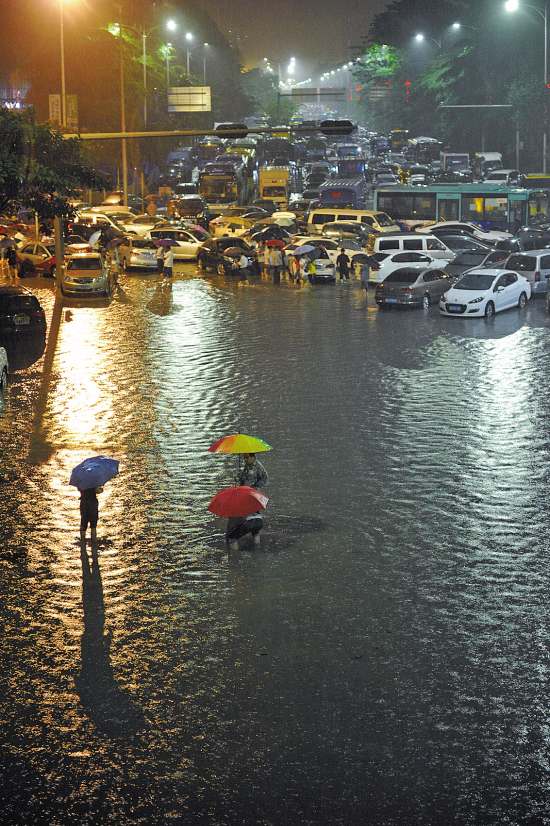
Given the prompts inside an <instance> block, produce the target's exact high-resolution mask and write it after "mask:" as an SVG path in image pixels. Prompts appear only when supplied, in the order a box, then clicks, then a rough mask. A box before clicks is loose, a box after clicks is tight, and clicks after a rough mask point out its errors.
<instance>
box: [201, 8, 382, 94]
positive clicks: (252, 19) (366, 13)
mask: <svg viewBox="0 0 550 826" xmlns="http://www.w3.org/2000/svg"><path fill="white" fill-rule="evenodd" d="M201 4H202V6H203V8H204V9H206V10H207V11H208V13H209V14H210V16H211V17H212V18H214V20H215V21H216V22H217V24H218V26H219V28H220V30H221V31H222V32H223V34H224V35H226V37H227V38H228V39H229V40H230V42H231V43H232V44H234V45H237V46H238V47H239V48H240V50H241V52H242V54H243V57H244V60H245V64H246V68H252V67H254V66H257V65H259V63H260V61H261V60H262V58H263V57H267V58H269V60H270V61H272V62H277V61H278V60H280V61H286V60H287V59H288V58H289V57H295V58H296V61H297V62H298V63H303V67H304V71H307V72H309V69H310V68H312V67H314V66H317V65H318V64H319V63H324V62H325V61H326V62H327V63H336V64H338V63H342V62H345V61H347V60H349V59H350V57H352V56H353V54H354V50H353V47H354V46H359V45H360V44H361V36H362V35H364V34H367V32H368V30H369V27H370V24H371V22H372V19H373V17H374V15H375V14H379V13H380V12H381V11H383V10H384V9H385V8H386V6H387V5H388V0H202V3H201ZM307 76H308V75H307V74H305V75H304V77H307ZM297 79H300V78H297Z"/></svg>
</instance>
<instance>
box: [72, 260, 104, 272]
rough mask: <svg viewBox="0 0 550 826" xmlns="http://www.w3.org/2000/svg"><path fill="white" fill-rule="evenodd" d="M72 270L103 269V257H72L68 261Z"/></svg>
mask: <svg viewBox="0 0 550 826" xmlns="http://www.w3.org/2000/svg"><path fill="white" fill-rule="evenodd" d="M68 269H70V270H101V269H102V263H101V258H71V260H70V261H69V263H68Z"/></svg>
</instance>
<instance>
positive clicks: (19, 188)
mask: <svg viewBox="0 0 550 826" xmlns="http://www.w3.org/2000/svg"><path fill="white" fill-rule="evenodd" d="M81 186H88V187H92V188H102V187H103V186H105V180H104V178H103V177H102V176H100V175H98V174H97V173H96V172H94V170H93V168H92V165H91V162H90V160H89V159H88V157H87V156H86V154H85V152H84V147H83V143H82V141H81V140H80V138H68V139H65V138H63V136H62V134H61V133H60V132H58V131H56V130H55V129H52V127H51V126H49V125H48V124H39V123H38V122H37V120H36V116H35V113H34V110H32V109H28V110H25V111H23V112H21V114H19V113H16V112H13V111H10V110H7V109H0V213H7V214H10V215H11V214H15V213H17V212H18V211H19V210H20V209H21V208H23V209H29V210H32V211H33V212H35V213H36V214H37V216H38V217H39V219H40V220H41V221H42V222H45V221H47V220H49V219H52V218H55V217H56V216H59V217H62V218H70V217H73V216H74V214H75V212H74V209H73V208H72V207H71V205H70V203H69V199H70V198H76V197H77V195H78V194H79V189H80V187H81Z"/></svg>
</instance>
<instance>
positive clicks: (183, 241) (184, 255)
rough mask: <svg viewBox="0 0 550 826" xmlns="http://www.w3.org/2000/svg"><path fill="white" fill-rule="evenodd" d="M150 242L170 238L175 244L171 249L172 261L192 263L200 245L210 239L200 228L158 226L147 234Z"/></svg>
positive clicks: (169, 225)
mask: <svg viewBox="0 0 550 826" xmlns="http://www.w3.org/2000/svg"><path fill="white" fill-rule="evenodd" d="M149 235H150V237H151V240H153V241H155V240H158V239H160V238H170V239H171V240H172V241H175V242H176V246H173V247H172V252H173V253H174V259H176V260H177V259H185V260H187V261H194V260H195V259H196V257H197V254H198V251H199V249H200V248H201V246H202V244H204V242H205V241H207V240H208V239H209V238H210V233H209V232H207V231H206V230H205V229H203V228H202V227H200V226H193V227H190V226H189V227H186V226H184V225H174V224H159V225H158V226H156V227H155V228H154V229H152V230H151V232H150V233H149Z"/></svg>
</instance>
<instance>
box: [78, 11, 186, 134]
mask: <svg viewBox="0 0 550 826" xmlns="http://www.w3.org/2000/svg"><path fill="white" fill-rule="evenodd" d="M62 1H63V0H62ZM164 25H165V24H164V23H163V24H161V25H160V26H153V28H152V29H147V31H146V30H145V29H142V30H141V37H142V41H143V125H144V127H145V128H147V53H146V40H147V37H148V35H150V34H151V32H154V31H155V30H156V29H162V28H163V27H164ZM166 28H167V29H170V31H174V29H176V28H177V23H174V21H173V20H169V21H168V23H166ZM136 31H137V29H136Z"/></svg>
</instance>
